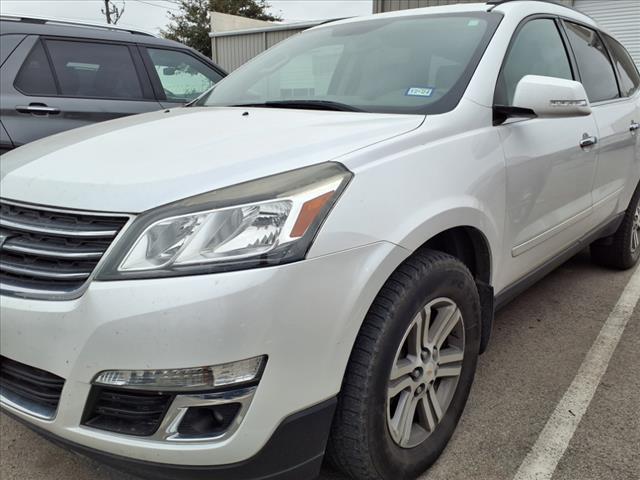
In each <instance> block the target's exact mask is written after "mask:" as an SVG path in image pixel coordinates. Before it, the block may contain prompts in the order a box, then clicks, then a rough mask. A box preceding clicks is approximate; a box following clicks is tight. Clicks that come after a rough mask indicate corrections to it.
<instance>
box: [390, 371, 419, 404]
mask: <svg viewBox="0 0 640 480" xmlns="http://www.w3.org/2000/svg"><path fill="white" fill-rule="evenodd" d="M414 383H415V382H414V380H413V378H411V377H410V376H408V375H407V376H405V377H402V378H399V379H397V380H395V381H392V382H389V388H388V390H387V397H388V398H389V399H392V398H395V397H396V396H398V394H399V393H401V392H402V391H404V390H407V391H409V392H411V393H412V392H413V389H414Z"/></svg>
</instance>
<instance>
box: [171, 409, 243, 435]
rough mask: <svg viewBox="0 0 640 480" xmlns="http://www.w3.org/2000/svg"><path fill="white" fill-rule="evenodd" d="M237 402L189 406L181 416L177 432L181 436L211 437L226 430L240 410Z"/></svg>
mask: <svg viewBox="0 0 640 480" xmlns="http://www.w3.org/2000/svg"><path fill="white" fill-rule="evenodd" d="M240 407H241V405H240V404H239V403H226V404H223V405H211V406H209V407H191V408H189V409H188V410H187V413H185V414H184V417H182V421H181V422H180V425H179V426H178V433H179V434H180V435H181V436H182V437H213V436H215V435H219V434H221V433H223V432H224V431H226V430H227V429H228V428H229V426H230V425H231V422H233V420H234V419H235V418H236V416H237V415H238V412H239V411H240Z"/></svg>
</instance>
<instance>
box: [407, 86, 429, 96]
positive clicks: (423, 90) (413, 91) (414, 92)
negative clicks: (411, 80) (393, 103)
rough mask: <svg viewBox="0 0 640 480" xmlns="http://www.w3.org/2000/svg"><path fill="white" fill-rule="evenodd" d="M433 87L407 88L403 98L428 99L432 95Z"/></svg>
mask: <svg viewBox="0 0 640 480" xmlns="http://www.w3.org/2000/svg"><path fill="white" fill-rule="evenodd" d="M433 91H434V88H433V87H411V88H408V89H407V91H406V93H405V96H407V97H430V96H431V95H433Z"/></svg>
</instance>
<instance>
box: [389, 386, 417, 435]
mask: <svg viewBox="0 0 640 480" xmlns="http://www.w3.org/2000/svg"><path fill="white" fill-rule="evenodd" d="M418 400H419V399H418V398H416V397H415V396H414V395H413V394H411V393H409V392H407V393H403V394H402V395H401V396H400V399H399V401H398V405H397V407H396V411H395V415H394V416H393V418H392V419H391V422H390V427H391V430H392V433H393V436H394V437H395V438H396V441H397V442H398V443H399V444H400V445H407V444H408V443H409V439H410V438H411V431H412V428H413V419H414V417H415V414H416V407H417V405H418Z"/></svg>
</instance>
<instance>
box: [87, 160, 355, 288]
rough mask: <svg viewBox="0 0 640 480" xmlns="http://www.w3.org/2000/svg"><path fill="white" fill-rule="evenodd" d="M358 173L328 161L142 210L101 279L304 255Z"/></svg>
mask: <svg viewBox="0 0 640 480" xmlns="http://www.w3.org/2000/svg"><path fill="white" fill-rule="evenodd" d="M351 176H352V174H351V173H350V172H349V171H348V170H347V169H346V168H344V167H343V166H342V165H340V164H337V163H325V164H320V165H315V166H312V167H308V168H303V169H300V170H293V171H290V172H286V173H283V174H279V175H274V176H272V177H266V178H262V179H259V180H256V181H252V182H248V183H244V184H240V185H236V186H233V187H228V188H225V189H221V190H217V191H214V192H210V193H206V194H203V195H198V196H196V197H192V198H188V199H186V200H182V201H180V202H176V203H174V204H170V205H167V206H165V207H161V208H159V209H155V210H152V211H150V212H146V213H144V214H142V215H140V216H139V217H138V218H137V219H136V220H135V222H134V224H133V225H132V226H131V228H130V229H128V230H127V232H126V233H125V236H124V238H122V239H121V240H120V241H119V242H118V245H116V247H115V249H114V251H113V252H112V254H111V255H110V256H109V258H107V261H106V263H105V265H104V266H103V267H102V269H101V271H100V272H99V274H98V279H99V280H109V279H115V278H131V277H136V278H148V277H157V276H171V275H189V274H197V273H212V272H216V271H228V270H238V269H242V268H253V267H260V266H269V265H276V264H281V263H288V262H293V261H297V260H301V259H302V258H304V256H305V255H306V253H307V251H308V250H309V247H310V246H311V243H312V242H313V239H314V238H315V236H316V234H317V232H318V229H319V228H320V226H321V225H322V222H323V221H324V219H325V218H326V216H327V214H328V213H329V211H330V210H331V208H332V207H333V205H334V204H335V202H336V200H337V199H338V197H339V196H340V194H341V193H342V191H343V190H344V188H345V187H346V185H347V184H348V182H349V180H350V179H351Z"/></svg>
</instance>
